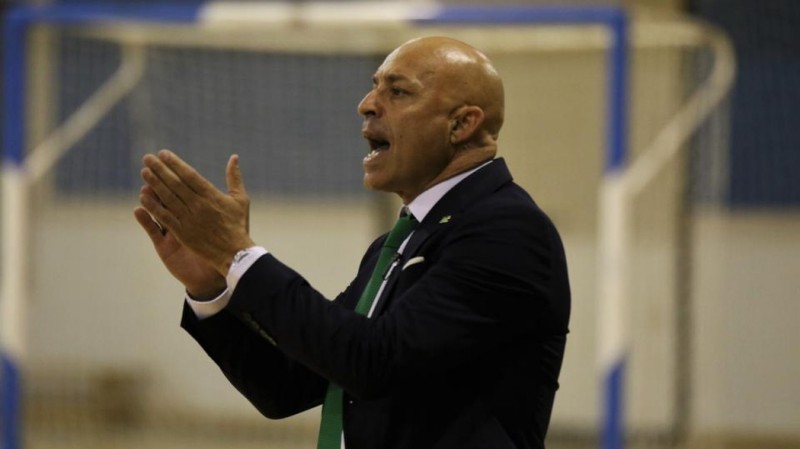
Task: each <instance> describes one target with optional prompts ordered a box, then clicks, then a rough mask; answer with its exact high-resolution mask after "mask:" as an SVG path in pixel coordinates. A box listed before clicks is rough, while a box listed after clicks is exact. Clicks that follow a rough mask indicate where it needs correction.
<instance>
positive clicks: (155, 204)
mask: <svg viewBox="0 0 800 449" xmlns="http://www.w3.org/2000/svg"><path fill="white" fill-rule="evenodd" d="M139 204H141V206H142V208H143V209H144V210H145V211H146V212H147V213H148V214H149V215H150V216H151V217H152V220H156V221H157V222H158V223H159V224H160V225H161V228H162V229H171V230H173V231H174V230H176V229H179V227H180V220H179V219H178V218H177V217H176V215H175V214H174V213H173V212H172V211H171V210H170V209H169V208H167V207H165V206H164V204H163V202H162V200H161V199H160V198H159V197H158V196H157V195H156V194H155V192H154V190H153V188H152V187H150V186H143V187H142V189H141V191H140V192H139Z"/></svg>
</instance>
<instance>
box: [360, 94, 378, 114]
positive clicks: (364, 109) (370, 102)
mask: <svg viewBox="0 0 800 449" xmlns="http://www.w3.org/2000/svg"><path fill="white" fill-rule="evenodd" d="M358 114H359V115H361V116H364V117H367V116H371V115H376V114H377V105H376V104H375V90H374V89H373V90H371V91H369V92H367V94H366V95H365V96H364V98H362V99H361V102H360V103H358Z"/></svg>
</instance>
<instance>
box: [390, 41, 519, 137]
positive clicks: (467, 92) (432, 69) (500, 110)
mask: <svg viewBox="0 0 800 449" xmlns="http://www.w3.org/2000/svg"><path fill="white" fill-rule="evenodd" d="M396 58H409V59H414V60H415V61H416V62H417V64H418V65H419V69H420V70H421V71H423V72H424V73H427V74H428V76H430V77H431V81H432V82H433V83H434V84H435V85H436V87H437V89H440V90H441V92H443V93H444V94H445V95H446V97H447V98H448V99H449V100H450V101H452V102H453V103H454V104H458V105H468V106H477V107H479V108H481V109H482V110H483V113H484V121H483V125H482V128H483V129H484V130H485V131H486V132H487V133H488V134H489V135H490V136H492V137H493V138H494V139H497V137H498V135H499V133H500V128H502V126H503V117H504V104H505V103H504V102H505V99H504V91H503V81H502V79H501V78H500V75H499V74H498V73H497V70H495V68H494V66H493V65H492V62H491V61H490V60H489V58H487V57H486V55H484V54H483V53H482V52H481V51H479V50H478V49H476V48H475V47H473V46H471V45H469V44H467V43H465V42H462V41H459V40H457V39H453V38H449V37H441V36H434V37H421V38H417V39H413V40H410V41H408V42H406V43H404V44H403V45H401V46H400V47H398V48H397V49H396V50H395V51H393V52H392V53H391V54H390V55H389V56H388V57H387V58H386V62H389V61H390V60H394V59H396ZM386 62H385V63H384V64H386Z"/></svg>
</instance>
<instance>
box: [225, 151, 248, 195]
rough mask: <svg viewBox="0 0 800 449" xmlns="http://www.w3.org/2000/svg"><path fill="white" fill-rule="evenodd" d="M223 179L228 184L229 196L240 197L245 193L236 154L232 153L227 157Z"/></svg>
mask: <svg viewBox="0 0 800 449" xmlns="http://www.w3.org/2000/svg"><path fill="white" fill-rule="evenodd" d="M225 180H226V182H227V184H228V193H229V194H230V195H231V196H235V197H241V196H243V195H246V194H247V192H246V191H245V188H244V178H243V177H242V170H241V169H240V168H239V155H238V154H233V155H231V157H230V159H228V166H227V167H226V168H225Z"/></svg>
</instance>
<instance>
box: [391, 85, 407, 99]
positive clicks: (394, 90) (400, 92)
mask: <svg viewBox="0 0 800 449" xmlns="http://www.w3.org/2000/svg"><path fill="white" fill-rule="evenodd" d="M389 93H390V94H392V96H393V97H400V96H403V95H405V94H407V93H408V91H406V90H405V89H401V88H399V87H392V88H390V89H389Z"/></svg>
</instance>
